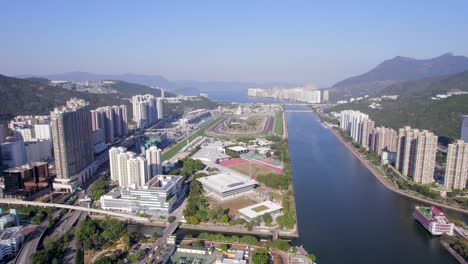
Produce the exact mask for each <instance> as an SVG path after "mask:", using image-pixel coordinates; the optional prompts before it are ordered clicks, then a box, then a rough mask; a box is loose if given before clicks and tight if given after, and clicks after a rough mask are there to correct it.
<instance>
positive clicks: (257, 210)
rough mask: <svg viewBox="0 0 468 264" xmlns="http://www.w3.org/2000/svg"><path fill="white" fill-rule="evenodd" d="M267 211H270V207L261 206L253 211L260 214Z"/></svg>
mask: <svg viewBox="0 0 468 264" xmlns="http://www.w3.org/2000/svg"><path fill="white" fill-rule="evenodd" d="M266 209H268V206H266V205H260V206H257V207H254V208H252V211H254V212H256V213H259V212H262V211H265V210H266Z"/></svg>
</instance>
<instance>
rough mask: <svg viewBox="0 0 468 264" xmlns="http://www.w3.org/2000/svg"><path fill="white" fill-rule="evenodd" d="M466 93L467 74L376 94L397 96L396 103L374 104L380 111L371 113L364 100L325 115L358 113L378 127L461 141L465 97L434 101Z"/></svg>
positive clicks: (410, 83)
mask: <svg viewBox="0 0 468 264" xmlns="http://www.w3.org/2000/svg"><path fill="white" fill-rule="evenodd" d="M453 91H463V92H468V71H464V72H461V73H457V74H452V75H448V76H443V77H434V78H425V79H421V80H411V81H405V82H401V83H397V84H393V85H390V86H388V87H386V88H384V89H382V90H381V91H380V92H379V94H380V95H384V94H387V95H388V94H398V95H400V97H399V98H398V99H397V100H384V101H381V102H377V103H379V104H380V105H381V107H382V109H373V108H370V107H369V105H370V104H371V103H373V102H372V101H370V100H367V99H363V100H359V101H355V102H352V103H347V104H341V105H337V106H335V107H333V108H331V109H329V110H328V111H337V112H339V111H341V110H347V109H350V110H359V111H361V112H364V113H367V114H369V115H370V117H371V118H372V119H373V120H374V121H375V122H376V124H378V125H383V126H389V127H392V128H394V129H398V128H401V127H403V126H406V125H409V126H412V127H414V128H420V129H428V130H431V131H433V132H434V133H436V134H437V135H438V136H440V137H442V138H448V139H452V140H453V139H457V138H460V121H461V115H462V114H468V94H463V95H453V96H451V97H448V98H446V99H440V100H433V99H432V97H434V96H435V95H437V94H446V93H447V92H453Z"/></svg>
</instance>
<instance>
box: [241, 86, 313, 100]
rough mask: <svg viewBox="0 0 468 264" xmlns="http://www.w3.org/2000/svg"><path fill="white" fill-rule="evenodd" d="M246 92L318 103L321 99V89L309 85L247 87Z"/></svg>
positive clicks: (254, 94) (252, 94)
mask: <svg viewBox="0 0 468 264" xmlns="http://www.w3.org/2000/svg"><path fill="white" fill-rule="evenodd" d="M247 94H248V96H253V97H268V98H275V99H279V100H289V101H298V102H304V103H311V104H319V103H320V102H321V100H322V96H321V91H320V90H317V89H315V87H313V86H311V85H307V86H305V87H295V88H279V87H275V88H271V89H262V88H249V89H248V91H247Z"/></svg>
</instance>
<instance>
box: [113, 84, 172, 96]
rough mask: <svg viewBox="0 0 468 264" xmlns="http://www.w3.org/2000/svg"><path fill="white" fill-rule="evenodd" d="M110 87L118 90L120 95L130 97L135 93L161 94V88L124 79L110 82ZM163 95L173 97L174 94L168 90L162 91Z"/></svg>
mask: <svg viewBox="0 0 468 264" xmlns="http://www.w3.org/2000/svg"><path fill="white" fill-rule="evenodd" d="M111 87H112V88H113V89H115V90H117V91H118V92H119V95H120V96H122V97H132V96H134V95H137V94H152V95H154V96H161V90H159V89H153V88H151V87H149V86H146V85H141V84H136V83H129V82H124V81H115V83H113V84H111ZM164 96H165V97H174V96H175V94H173V93H170V92H167V91H166V92H165V93H164Z"/></svg>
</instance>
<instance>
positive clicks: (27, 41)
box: [0, 0, 468, 87]
mask: <svg viewBox="0 0 468 264" xmlns="http://www.w3.org/2000/svg"><path fill="white" fill-rule="evenodd" d="M467 12H468V1H465V0H459V1H452V0H447V1H439V0H437V1H432V0H425V1H419V0H412V1H397V0H394V1H380V0H379V1H312V0H310V1H294V0H291V1H253V0H251V1H201V0H200V1H106V0H102V1H47V0H41V1H36V0H31V1H21V0H17V1H2V4H1V8H0V32H1V33H0V34H1V38H0V74H5V75H10V76H12V75H20V74H39V75H41V74H53V73H61V72H70V71H86V72H93V73H102V74H120V73H128V72H131V73H139V74H155V75H162V76H164V77H166V78H167V79H169V80H198V81H248V82H294V83H311V84H316V85H318V86H322V87H323V86H328V85H332V84H333V83H335V82H337V81H340V80H342V79H344V78H347V77H350V76H353V75H357V74H361V73H363V72H366V71H368V70H370V69H372V68H373V67H375V66H376V65H377V64H379V63H381V62H382V61H384V60H386V59H391V58H393V57H395V56H398V55H401V56H407V57H413V58H421V59H422V58H431V57H436V56H439V55H442V54H443V53H446V52H453V53H454V54H456V55H464V56H468V15H467V14H468V13H467Z"/></svg>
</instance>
